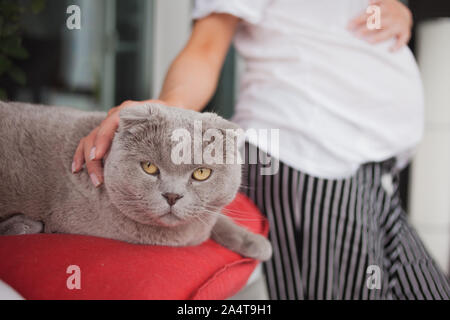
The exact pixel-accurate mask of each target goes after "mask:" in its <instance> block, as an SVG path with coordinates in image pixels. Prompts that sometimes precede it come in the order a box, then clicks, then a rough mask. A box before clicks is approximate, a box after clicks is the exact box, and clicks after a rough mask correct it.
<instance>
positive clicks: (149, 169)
mask: <svg viewBox="0 0 450 320" xmlns="http://www.w3.org/2000/svg"><path fill="white" fill-rule="evenodd" d="M141 167H142V169H143V170H144V171H145V172H146V173H148V174H158V173H159V169H158V167H157V166H155V165H154V164H153V163H151V162H148V161H144V162H141Z"/></svg>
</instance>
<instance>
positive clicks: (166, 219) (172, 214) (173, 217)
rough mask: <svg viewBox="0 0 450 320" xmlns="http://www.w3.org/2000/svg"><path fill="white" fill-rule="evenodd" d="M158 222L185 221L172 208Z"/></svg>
mask: <svg viewBox="0 0 450 320" xmlns="http://www.w3.org/2000/svg"><path fill="white" fill-rule="evenodd" d="M158 220H160V221H161V222H164V223H176V222H181V221H183V219H182V218H181V217H179V216H178V215H177V214H176V213H175V212H174V210H173V209H172V208H170V209H169V210H168V211H167V212H166V213H163V214H162V215H160V216H159V217H158Z"/></svg>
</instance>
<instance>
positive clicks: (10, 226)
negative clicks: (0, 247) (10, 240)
mask: <svg viewBox="0 0 450 320" xmlns="http://www.w3.org/2000/svg"><path fill="white" fill-rule="evenodd" d="M43 230H44V224H43V223H42V222H40V221H35V220H32V219H30V218H27V217H26V216H24V215H21V214H20V215H16V216H13V217H11V218H9V219H8V220H6V221H3V222H2V223H0V235H3V236H13V235H20V234H35V233H40V232H42V231H43Z"/></svg>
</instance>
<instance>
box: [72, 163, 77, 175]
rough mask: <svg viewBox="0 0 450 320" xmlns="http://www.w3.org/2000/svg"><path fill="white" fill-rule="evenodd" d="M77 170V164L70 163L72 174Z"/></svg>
mask: <svg viewBox="0 0 450 320" xmlns="http://www.w3.org/2000/svg"><path fill="white" fill-rule="evenodd" d="M76 170H77V164H76V163H75V161H74V162H72V173H75V171H76Z"/></svg>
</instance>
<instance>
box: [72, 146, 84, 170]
mask: <svg viewBox="0 0 450 320" xmlns="http://www.w3.org/2000/svg"><path fill="white" fill-rule="evenodd" d="M85 139H86V138H83V139H81V140H80V143H79V144H78V147H77V150H76V151H75V155H74V156H73V162H72V173H76V172H78V171H80V170H81V169H82V168H83V164H84V141H85Z"/></svg>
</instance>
